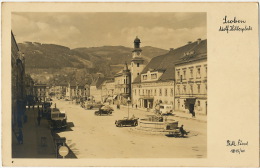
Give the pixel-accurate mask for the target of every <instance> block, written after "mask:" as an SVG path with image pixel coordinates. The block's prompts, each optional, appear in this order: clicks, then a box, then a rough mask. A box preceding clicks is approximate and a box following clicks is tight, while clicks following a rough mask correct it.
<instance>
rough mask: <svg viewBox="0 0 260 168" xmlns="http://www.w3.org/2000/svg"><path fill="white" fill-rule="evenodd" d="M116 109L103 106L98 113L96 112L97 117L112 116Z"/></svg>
mask: <svg viewBox="0 0 260 168" xmlns="http://www.w3.org/2000/svg"><path fill="white" fill-rule="evenodd" d="M113 111H114V109H113V108H112V107H110V106H109V105H102V106H101V107H100V108H99V110H98V111H95V115H111V114H112V112H113Z"/></svg>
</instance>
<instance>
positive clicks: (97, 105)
mask: <svg viewBox="0 0 260 168" xmlns="http://www.w3.org/2000/svg"><path fill="white" fill-rule="evenodd" d="M82 107H83V108H85V109H86V110H92V109H99V108H100V107H102V104H100V103H92V102H85V104H83V105H82Z"/></svg>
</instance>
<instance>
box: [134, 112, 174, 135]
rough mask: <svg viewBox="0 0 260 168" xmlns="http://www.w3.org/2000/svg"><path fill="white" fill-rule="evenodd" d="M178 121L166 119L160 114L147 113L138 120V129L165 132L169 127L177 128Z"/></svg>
mask: <svg viewBox="0 0 260 168" xmlns="http://www.w3.org/2000/svg"><path fill="white" fill-rule="evenodd" d="M177 128H178V121H175V120H173V119H167V117H164V116H161V115H147V118H143V119H140V120H139V127H138V129H139V130H143V131H151V132H167V131H166V130H169V129H177Z"/></svg>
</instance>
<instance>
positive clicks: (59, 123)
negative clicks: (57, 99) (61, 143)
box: [49, 108, 67, 129]
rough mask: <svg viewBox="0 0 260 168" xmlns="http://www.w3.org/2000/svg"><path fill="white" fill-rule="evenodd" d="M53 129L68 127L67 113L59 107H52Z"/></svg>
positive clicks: (51, 125) (51, 122) (51, 120)
mask: <svg viewBox="0 0 260 168" xmlns="http://www.w3.org/2000/svg"><path fill="white" fill-rule="evenodd" d="M49 124H50V128H51V129H66V128H67V115H66V112H65V111H60V109H58V108H52V109H51V119H50V122H49Z"/></svg>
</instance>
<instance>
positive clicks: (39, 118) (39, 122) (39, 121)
mask: <svg viewBox="0 0 260 168" xmlns="http://www.w3.org/2000/svg"><path fill="white" fill-rule="evenodd" d="M37 121H38V126H40V124H41V116H38V117H37Z"/></svg>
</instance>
